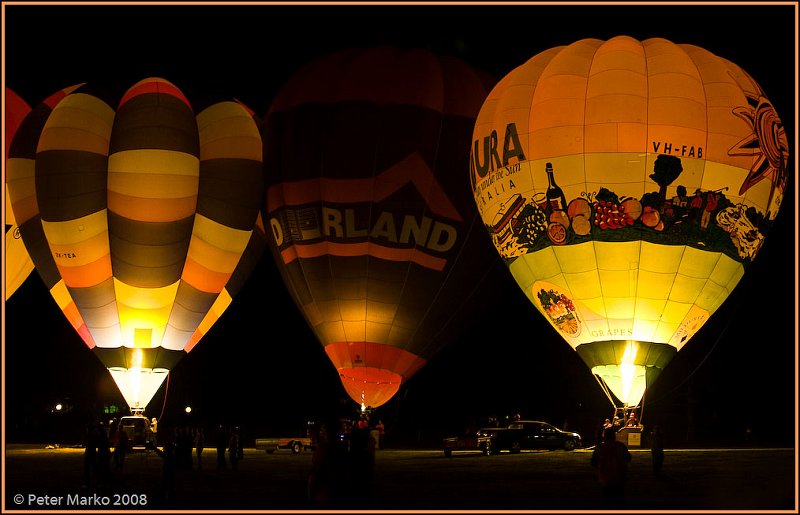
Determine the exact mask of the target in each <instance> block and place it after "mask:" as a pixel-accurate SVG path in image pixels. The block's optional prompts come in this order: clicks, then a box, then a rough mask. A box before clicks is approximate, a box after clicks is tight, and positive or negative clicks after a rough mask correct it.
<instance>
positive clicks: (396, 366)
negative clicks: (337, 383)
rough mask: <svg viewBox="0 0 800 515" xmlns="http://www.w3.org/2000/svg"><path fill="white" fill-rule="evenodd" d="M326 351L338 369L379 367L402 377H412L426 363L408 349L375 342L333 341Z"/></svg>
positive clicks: (326, 347)
mask: <svg viewBox="0 0 800 515" xmlns="http://www.w3.org/2000/svg"><path fill="white" fill-rule="evenodd" d="M325 352H326V353H327V354H328V357H329V358H330V360H331V363H333V366H335V367H336V368H337V369H338V370H341V369H344V368H364V367H366V368H377V369H383V370H388V371H390V372H393V373H395V374H398V375H400V376H402V377H411V376H412V375H413V374H414V373H415V372H416V371H417V370H419V369H420V368H422V367H423V366H424V365H425V360H424V359H423V358H421V357H419V356H417V355H416V354H412V353H410V352H408V351H406V350H403V349H400V348H397V347H392V346H391V345H385V344H382V343H375V342H333V343H331V344H329V345H326V346H325Z"/></svg>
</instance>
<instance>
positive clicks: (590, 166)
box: [586, 152, 648, 198]
mask: <svg viewBox="0 0 800 515" xmlns="http://www.w3.org/2000/svg"><path fill="white" fill-rule="evenodd" d="M647 176H648V171H647V169H646V161H645V159H644V156H643V155H641V154H638V153H622V152H619V153H605V154H601V153H595V154H589V155H587V156H586V181H587V182H597V183H599V184H605V185H606V186H609V185H611V184H613V188H612V189H613V190H614V192H615V193H616V194H617V195H619V196H626V195H627V196H633V195H634V194H636V193H637V192H639V191H641V189H642V187H643V183H644V182H645V181H646V180H647ZM595 191H596V190H595ZM637 198H639V197H637Z"/></svg>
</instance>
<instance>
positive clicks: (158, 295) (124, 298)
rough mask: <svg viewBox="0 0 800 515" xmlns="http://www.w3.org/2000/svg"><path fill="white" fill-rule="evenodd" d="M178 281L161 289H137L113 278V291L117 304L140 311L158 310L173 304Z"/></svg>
mask: <svg viewBox="0 0 800 515" xmlns="http://www.w3.org/2000/svg"><path fill="white" fill-rule="evenodd" d="M179 284H180V281H175V282H174V283H172V284H170V285H169V286H164V287H162V288H138V287H135V286H129V285H127V284H125V283H123V282H122V281H120V280H119V279H117V278H114V290H115V292H116V295H117V303H119V304H124V305H126V306H130V307H131V308H140V309H158V308H162V307H165V306H166V307H171V306H172V304H173V302H175V295H176V294H177V293H178V285H179Z"/></svg>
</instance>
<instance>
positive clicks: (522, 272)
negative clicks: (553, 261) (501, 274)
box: [508, 254, 552, 292]
mask: <svg viewBox="0 0 800 515" xmlns="http://www.w3.org/2000/svg"><path fill="white" fill-rule="evenodd" d="M550 255H551V256H552V254H550ZM528 256H533V254H526V255H524V256H520V257H519V258H517V259H516V260H514V261H513V262H512V263H511V265H510V266H509V267H508V269H509V271H510V272H511V276H512V277H514V280H515V281H516V282H517V284H518V285H519V287H520V289H521V290H522V291H525V292H527V291H528V290H529V289H530V287H531V285H532V284H533V283H534V282H535V281H536V280H537V278H536V277H535V276H534V275H533V271H532V270H531V269H530V267H529V266H528V262H529V260H528V259H527V258H528Z"/></svg>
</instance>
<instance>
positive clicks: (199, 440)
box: [194, 427, 206, 470]
mask: <svg viewBox="0 0 800 515" xmlns="http://www.w3.org/2000/svg"><path fill="white" fill-rule="evenodd" d="M205 446H206V437H205V435H204V434H203V428H202V427H198V428H197V432H196V433H195V435H194V447H195V449H196V451H197V470H202V468H203V449H204V448H205Z"/></svg>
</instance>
